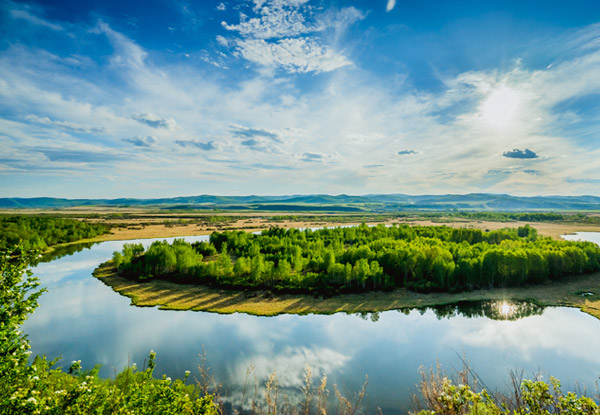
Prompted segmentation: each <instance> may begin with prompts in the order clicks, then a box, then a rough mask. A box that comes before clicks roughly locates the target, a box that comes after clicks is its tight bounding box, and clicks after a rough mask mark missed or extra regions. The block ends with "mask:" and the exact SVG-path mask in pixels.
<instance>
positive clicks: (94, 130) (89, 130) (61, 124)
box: [25, 114, 106, 134]
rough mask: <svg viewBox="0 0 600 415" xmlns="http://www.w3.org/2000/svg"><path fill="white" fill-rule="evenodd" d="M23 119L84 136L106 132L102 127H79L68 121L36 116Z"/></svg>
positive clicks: (31, 115)
mask: <svg viewBox="0 0 600 415" xmlns="http://www.w3.org/2000/svg"><path fill="white" fill-rule="evenodd" d="M25 119H26V120H27V121H29V122H31V123H35V124H39V125H47V126H50V127H58V128H62V129H64V130H70V131H74V132H78V133H86V134H102V133H104V132H106V130H105V128H104V127H100V128H98V127H92V126H89V125H80V124H77V123H74V122H70V121H56V120H51V119H50V118H48V117H38V116H36V115H33V114H30V115H28V116H26V117H25Z"/></svg>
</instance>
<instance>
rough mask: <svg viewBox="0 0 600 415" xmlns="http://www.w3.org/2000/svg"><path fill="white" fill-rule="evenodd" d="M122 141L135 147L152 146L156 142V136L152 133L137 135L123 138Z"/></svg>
mask: <svg viewBox="0 0 600 415" xmlns="http://www.w3.org/2000/svg"><path fill="white" fill-rule="evenodd" d="M123 141H126V142H128V143H131V144H133V145H134V146H136V147H152V146H154V145H155V144H156V143H158V138H156V137H154V136H153V135H138V136H135V137H131V138H124V139H123Z"/></svg>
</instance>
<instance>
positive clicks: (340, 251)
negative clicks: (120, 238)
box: [113, 224, 600, 293]
mask: <svg viewBox="0 0 600 415" xmlns="http://www.w3.org/2000/svg"><path fill="white" fill-rule="evenodd" d="M113 260H114V263H115V265H116V267H117V269H118V271H119V273H120V274H121V275H123V276H126V277H129V278H137V279H149V278H163V279H169V280H172V281H176V282H182V283H197V284H216V285H220V286H233V287H257V288H270V289H274V290H283V291H295V292H311V291H320V292H330V293H335V292H347V291H366V290H373V289H375V290H388V289H394V288H396V287H407V288H409V289H413V290H417V291H424V292H427V291H459V290H470V289H476V288H492V287H509V286H519V285H523V284H531V283H543V282H545V281H548V280H557V279H560V278H563V277H565V276H568V275H576V274H583V273H589V272H595V271H598V270H600V248H599V247H598V246H597V245H595V244H593V243H590V242H571V241H556V240H553V239H551V238H539V237H538V236H537V232H536V230H535V229H534V228H531V227H530V226H528V225H526V226H524V227H520V228H518V229H514V228H513V229H508V228H507V229H501V230H497V231H492V232H483V231H481V230H479V229H464V228H463V229H453V228H449V227H445V226H415V227H411V226H408V225H394V226H391V227H385V226H383V225H378V226H375V227H369V226H366V225H364V224H363V225H361V226H358V227H347V228H343V227H338V228H331V229H328V228H325V229H320V230H310V229H307V230H298V229H287V230H285V229H280V228H271V229H269V230H266V231H263V232H262V233H260V234H251V233H247V232H242V231H232V232H222V233H218V232H214V233H213V234H212V235H211V236H210V241H209V242H196V243H193V244H189V243H186V242H184V241H183V240H176V241H175V242H173V244H168V243H167V242H165V241H163V242H160V241H158V242H154V243H153V244H152V245H151V246H150V247H149V248H148V250H147V251H145V250H144V248H143V247H142V245H141V244H137V245H132V244H126V245H125V246H124V249H123V251H122V252H115V253H114V255H113Z"/></svg>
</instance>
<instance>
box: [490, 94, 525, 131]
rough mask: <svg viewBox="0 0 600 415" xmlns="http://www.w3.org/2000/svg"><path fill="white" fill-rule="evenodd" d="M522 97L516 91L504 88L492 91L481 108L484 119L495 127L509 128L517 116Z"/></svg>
mask: <svg viewBox="0 0 600 415" xmlns="http://www.w3.org/2000/svg"><path fill="white" fill-rule="evenodd" d="M520 101H521V97H520V96H519V93H518V92H517V91H515V90H514V89H511V88H508V87H506V86H502V87H499V88H496V89H494V90H492V92H491V93H490V95H489V96H488V97H487V98H486V99H485V101H484V102H483V105H482V107H481V115H482V116H483V119H484V120H485V121H486V122H487V123H488V124H489V125H491V126H494V127H508V126H510V125H511V123H512V121H513V120H514V119H515V116H516V115H517V109H518V108H519V102H520Z"/></svg>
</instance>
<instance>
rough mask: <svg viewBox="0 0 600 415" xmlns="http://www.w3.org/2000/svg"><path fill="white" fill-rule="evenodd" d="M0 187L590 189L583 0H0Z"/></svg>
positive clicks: (125, 192) (599, 126) (595, 127)
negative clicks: (37, 0)
mask: <svg viewBox="0 0 600 415" xmlns="http://www.w3.org/2000/svg"><path fill="white" fill-rule="evenodd" d="M0 33H1V36H0V74H1V76H0V145H1V148H2V150H1V151H2V152H1V153H0V175H1V176H0V180H1V182H0V183H1V187H0V189H1V192H0V196H1V197H12V196H19V197H35V196H54V197H69V198H79V197H85V198H92V197H102V198H110V197H169V196H178V195H196V194H204V193H208V194H236V195H246V194H298V193H301V194H307V193H330V194H339V193H347V194H367V193H409V194H424V193H432V194H441V193H469V192H490V193H510V194H516V195H547V194H565V195H566V194H568V195H578V194H593V195H598V194H600V3H599V2H598V1H597V0H591V1H579V0H575V1H569V2H568V3H565V2H562V1H524V0H522V1H508V0H505V1H492V0H490V1H480V0H477V1H452V2H451V1H427V0H411V1H403V0H396V1H394V0H371V1H366V0H362V1H361V0H357V1H349V0H348V1H342V0H337V1H320V0H253V1H223V2H221V1H184V0H176V1H167V0H164V1H158V0H146V1H143V2H134V1H131V2H123V1H110V0H107V1H101V2H98V1H94V2H92V1H84V0H77V1H76V0H71V1H55V2H53V1H47V2H18V1H3V0H0Z"/></svg>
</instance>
